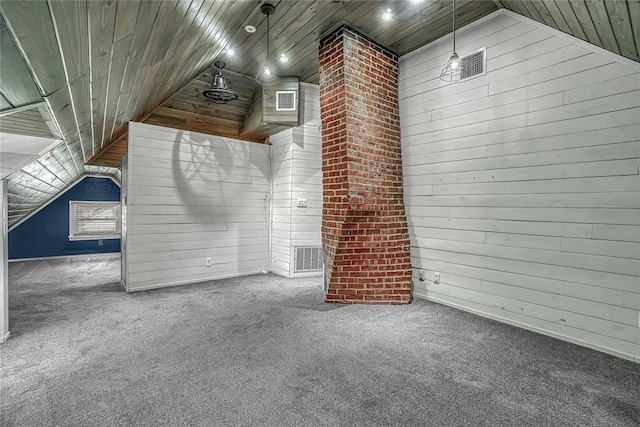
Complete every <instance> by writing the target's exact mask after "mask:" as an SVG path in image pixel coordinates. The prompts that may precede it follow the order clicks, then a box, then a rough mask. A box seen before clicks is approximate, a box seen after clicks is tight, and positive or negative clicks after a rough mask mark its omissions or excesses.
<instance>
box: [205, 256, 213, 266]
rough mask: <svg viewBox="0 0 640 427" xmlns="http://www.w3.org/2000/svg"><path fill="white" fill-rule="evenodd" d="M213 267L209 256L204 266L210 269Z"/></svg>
mask: <svg viewBox="0 0 640 427" xmlns="http://www.w3.org/2000/svg"><path fill="white" fill-rule="evenodd" d="M212 265H213V260H212V259H211V257H210V256H208V257H207V261H206V266H207V267H211V266H212Z"/></svg>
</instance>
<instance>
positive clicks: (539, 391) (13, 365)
mask: <svg viewBox="0 0 640 427" xmlns="http://www.w3.org/2000/svg"><path fill="white" fill-rule="evenodd" d="M9 272H10V322H11V338H10V339H9V341H7V342H6V343H4V344H2V345H0V355H1V364H0V368H1V377H0V386H1V400H0V411H1V412H0V424H1V425H2V426H76V425H77V426H117V425H123V426H124V425H131V426H134V425H135V426H147V425H148V426H160V425H168V426H169V425H170V426H182V425H194V426H218V425H220V426H227V425H228V426H245V425H247V426H248V425H265V426H315V425H331V426H342V425H344V426H364V425H366V426H374V425H379V426H391V425H402V426H405V425H406V426H446V425H470V426H520V425H528V426H573V425H575V426H633V425H640V397H639V391H640V365H638V364H634V363H632V362H629V361H625V360H622V359H618V358H616V357H613V356H609V355H606V354H602V353H599V352H596V351H592V350H589V349H586V348H582V347H579V346H576V345H573V344H569V343H566V342H562V341H559V340H556V339H553V338H549V337H545V336H543V335H539V334H536V333H532V332H529V331H525V330H522V329H518V328H515V327H511V326H508V325H504V324H501V323H498V322H495V321H492V320H488V319H484V318H481V317H478V316H474V315H472V314H468V313H465V312H462V311H459V310H455V309H453V308H449V307H446V306H442V305H438V304H433V303H429V302H427V301H424V300H416V301H414V302H413V303H412V304H410V305H408V306H356V305H353V306H344V305H327V304H323V303H322V290H321V279H320V278H310V279H295V280H289V279H284V278H280V277H278V276H274V275H271V274H266V275H256V276H250V277H244V278H236V279H228V280H219V281H214V282H207V283H201V284H194V285H187V286H180V287H174V288H165V289H159V290H154V291H146V292H139V293H132V294H126V293H124V292H123V291H122V290H121V287H120V284H119V258H117V257H109V258H105V257H102V258H100V257H98V258H91V259H88V260H74V261H69V260H66V261H63V260H60V261H52V260H50V261H30V262H20V263H12V264H11V265H10V268H9Z"/></svg>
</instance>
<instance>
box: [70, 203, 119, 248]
mask: <svg viewBox="0 0 640 427" xmlns="http://www.w3.org/2000/svg"><path fill="white" fill-rule="evenodd" d="M120 231H121V217H120V202H77V201H71V202H69V240H97V239H119V238H120Z"/></svg>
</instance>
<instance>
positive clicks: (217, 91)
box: [202, 61, 238, 104]
mask: <svg viewBox="0 0 640 427" xmlns="http://www.w3.org/2000/svg"><path fill="white" fill-rule="evenodd" d="M213 65H214V66H215V67H216V68H217V69H218V73H217V74H216V75H215V76H214V77H213V88H212V89H209V90H205V91H204V92H202V96H204V97H205V98H206V99H208V100H209V101H211V102H215V103H216V104H228V103H230V102H233V101H235V100H236V99H238V94H237V93H235V92H233V91H231V90H229V86H228V85H227V80H226V79H225V78H224V76H223V75H222V69H223V68H224V67H225V66H226V65H227V64H225V63H224V62H222V61H216V62H214V63H213Z"/></svg>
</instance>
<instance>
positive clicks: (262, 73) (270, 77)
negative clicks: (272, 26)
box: [256, 3, 278, 86]
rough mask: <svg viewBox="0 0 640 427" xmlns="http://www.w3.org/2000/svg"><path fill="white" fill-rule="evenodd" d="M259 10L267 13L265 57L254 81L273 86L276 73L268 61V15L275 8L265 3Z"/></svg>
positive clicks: (276, 81) (276, 80) (276, 78)
mask: <svg viewBox="0 0 640 427" xmlns="http://www.w3.org/2000/svg"><path fill="white" fill-rule="evenodd" d="M260 11H261V12H262V13H264V14H265V15H267V57H266V59H265V61H264V62H263V63H262V64H260V70H259V71H258V74H257V75H256V82H258V83H259V84H260V85H262V86H273V85H275V84H276V83H278V76H277V75H276V69H275V68H274V67H273V64H271V63H270V62H269V16H270V15H271V14H272V13H273V12H275V11H276V8H275V7H274V6H273V5H272V4H269V3H265V4H263V5H262V6H261V7H260Z"/></svg>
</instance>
